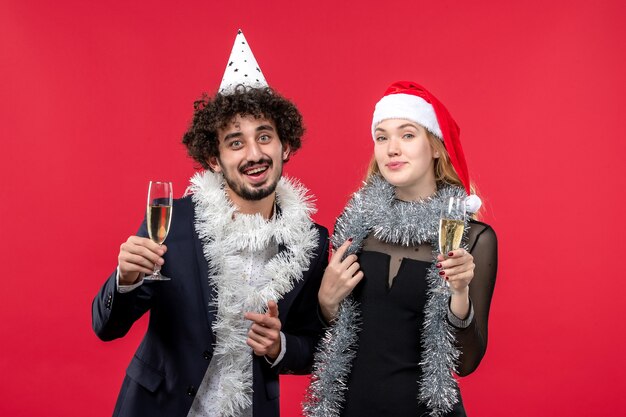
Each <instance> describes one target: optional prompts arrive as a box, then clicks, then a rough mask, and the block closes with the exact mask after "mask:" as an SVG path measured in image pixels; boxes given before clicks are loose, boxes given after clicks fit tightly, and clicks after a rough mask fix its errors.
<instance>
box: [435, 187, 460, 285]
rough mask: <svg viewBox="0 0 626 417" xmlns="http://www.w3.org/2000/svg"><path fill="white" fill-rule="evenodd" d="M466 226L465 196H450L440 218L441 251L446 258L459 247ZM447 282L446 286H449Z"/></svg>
mask: <svg viewBox="0 0 626 417" xmlns="http://www.w3.org/2000/svg"><path fill="white" fill-rule="evenodd" d="M464 228H465V198H462V197H450V198H448V199H447V201H446V202H445V204H444V205H443V207H441V216H440V218H439V252H440V253H441V255H442V256H443V257H444V258H447V257H448V253H449V252H451V251H453V250H456V249H458V248H459V247H460V246H461V240H462V239H463V229H464ZM448 286H449V284H448V283H447V282H446V283H445V285H444V288H446V289H447V288H448Z"/></svg>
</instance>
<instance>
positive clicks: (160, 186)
mask: <svg viewBox="0 0 626 417" xmlns="http://www.w3.org/2000/svg"><path fill="white" fill-rule="evenodd" d="M171 221H172V183H171V182H160V181H150V186H149V187H148V205H147V207H146V223H147V226H148V235H149V236H150V239H152V241H153V242H154V243H158V244H159V245H162V244H163V242H164V241H165V238H166V237H167V233H168V232H169V230H170V223H171ZM144 280H148V281H169V280H170V279H169V278H168V277H166V276H163V275H161V268H160V267H159V265H157V264H155V265H154V272H153V273H152V275H148V276H146V277H144Z"/></svg>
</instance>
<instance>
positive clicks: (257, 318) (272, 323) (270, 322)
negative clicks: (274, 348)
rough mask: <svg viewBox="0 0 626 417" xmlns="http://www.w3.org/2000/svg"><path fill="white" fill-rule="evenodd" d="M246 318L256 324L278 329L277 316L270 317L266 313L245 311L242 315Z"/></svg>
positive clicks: (278, 321)
mask: <svg viewBox="0 0 626 417" xmlns="http://www.w3.org/2000/svg"><path fill="white" fill-rule="evenodd" d="M244 318H245V319H246V320H250V321H252V322H254V323H256V324H258V325H261V326H263V327H268V328H270V329H275V330H280V327H281V326H280V320H278V318H277V317H270V316H268V315H267V314H261V313H246V314H245V315H244Z"/></svg>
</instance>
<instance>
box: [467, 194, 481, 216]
mask: <svg viewBox="0 0 626 417" xmlns="http://www.w3.org/2000/svg"><path fill="white" fill-rule="evenodd" d="M482 205H483V202H482V201H481V200H480V197H478V196H477V195H476V194H472V195H470V196H468V197H467V198H466V199H465V210H466V211H468V212H469V213H476V212H477V211H478V209H479V208H480V206H482Z"/></svg>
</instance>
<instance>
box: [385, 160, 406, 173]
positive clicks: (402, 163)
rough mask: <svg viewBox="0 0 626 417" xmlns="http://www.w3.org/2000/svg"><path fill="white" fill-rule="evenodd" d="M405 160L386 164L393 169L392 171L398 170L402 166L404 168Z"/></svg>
mask: <svg viewBox="0 0 626 417" xmlns="http://www.w3.org/2000/svg"><path fill="white" fill-rule="evenodd" d="M404 164H405V163H404V162H389V163H388V164H386V165H385V166H386V167H387V168H388V169H390V170H392V171H396V170H398V169H400V168H402V167H403V166H404Z"/></svg>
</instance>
